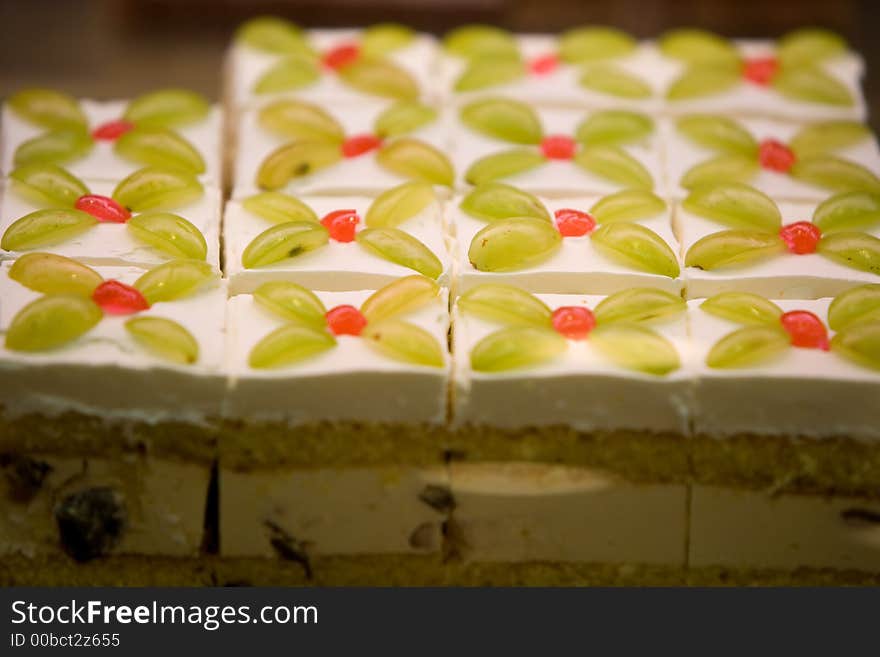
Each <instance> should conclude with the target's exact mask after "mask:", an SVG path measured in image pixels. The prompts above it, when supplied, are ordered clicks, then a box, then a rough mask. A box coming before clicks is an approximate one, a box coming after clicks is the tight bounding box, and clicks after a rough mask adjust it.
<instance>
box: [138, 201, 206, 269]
mask: <svg viewBox="0 0 880 657" xmlns="http://www.w3.org/2000/svg"><path fill="white" fill-rule="evenodd" d="M126 226H127V227H128V231H129V232H130V233H131V234H132V235H133V236H134V237H135V239H137V240H139V241H141V242H144V243H145V244H149V245H150V246H152V247H155V248H157V249H159V250H160V251H162V252H163V253H167V254H168V255H170V256H171V257H173V258H191V259H193V260H204V259H206V258H207V257H208V243H207V242H206V241H205V236H204V235H202V232H201V231H200V230H199V229H198V228H196V227H195V226H194V225H193V224H192V223H191V222H190V221H187V220H186V219H184V218H183V217H181V216H179V215H176V214H171V213H170V212H145V213H143V214H137V215H135V216H133V217H132V218H131V219H129V220H128V221H127V222H126Z"/></svg>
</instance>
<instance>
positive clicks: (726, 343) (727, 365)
mask: <svg viewBox="0 0 880 657" xmlns="http://www.w3.org/2000/svg"><path fill="white" fill-rule="evenodd" d="M790 346H791V338H790V337H789V335H788V333H786V332H785V330H784V329H783V328H782V326H781V325H778V326H764V325H761V326H757V325H756V326H745V327H743V328H741V329H737V330H736V331H734V332H733V333H729V334H727V335H725V336H724V337H723V338H721V339H720V340H719V341H718V342H716V343H715V345H714V346H713V347H712V349H710V350H709V354H708V355H707V356H706V364H707V365H708V366H709V367H712V368H715V369H732V368H738V367H749V366H752V365H760V364H761V363H766V362H767V361H769V360H772V359H773V358H774V357H775V356H778V355H779V354H781V353H783V352H785V351H786V350H787V349H788V348H789V347H790Z"/></svg>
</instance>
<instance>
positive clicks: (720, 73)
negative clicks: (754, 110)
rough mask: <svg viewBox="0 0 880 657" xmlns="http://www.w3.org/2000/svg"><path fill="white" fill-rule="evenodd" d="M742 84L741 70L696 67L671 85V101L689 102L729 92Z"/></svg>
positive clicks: (725, 67)
mask: <svg viewBox="0 0 880 657" xmlns="http://www.w3.org/2000/svg"><path fill="white" fill-rule="evenodd" d="M739 82H740V76H739V69H738V68H735V67H727V66H694V67H692V68H689V69H688V70H686V71H685V72H684V73H683V74H682V75H681V77H679V78H678V79H677V80H675V82H673V83H672V84H671V85H669V88H668V89H667V90H666V97H667V98H668V99H669V100H688V99H691V98H700V97H702V96H712V95H714V94H720V93H722V92H725V91H728V90H730V89H732V88H733V87H735V86H736V85H738V84H739Z"/></svg>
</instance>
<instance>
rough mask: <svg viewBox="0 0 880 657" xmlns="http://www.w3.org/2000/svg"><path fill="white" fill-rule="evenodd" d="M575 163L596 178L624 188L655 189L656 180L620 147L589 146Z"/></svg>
mask: <svg viewBox="0 0 880 657" xmlns="http://www.w3.org/2000/svg"><path fill="white" fill-rule="evenodd" d="M574 162H575V164H577V165H578V166H579V167H581V168H582V169H586V170H587V171H589V172H590V173H592V174H593V175H594V176H598V177H599V178H604V179H605V180H609V181H611V182H613V183H616V184H618V185H621V186H623V187H632V188H636V189H649V190H650V189H653V188H654V179H653V178H652V177H651V174H650V172H649V171H648V170H647V169H646V168H645V167H644V166H643V165H642V163H641V162H639V161H638V160H637V159H635V158H634V157H633V156H632V155H630V154H629V153H627V152H626V151H625V150H623V149H622V148H619V147H618V146H607V145H603V146H587V147H586V148H584V149H582V150H581V151H580V152H578V153H576V154H575V156H574Z"/></svg>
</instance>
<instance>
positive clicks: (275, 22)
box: [235, 16, 312, 55]
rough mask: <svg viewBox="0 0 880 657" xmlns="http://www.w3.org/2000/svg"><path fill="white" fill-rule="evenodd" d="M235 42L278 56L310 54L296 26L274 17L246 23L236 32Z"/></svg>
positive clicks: (300, 31)
mask: <svg viewBox="0 0 880 657" xmlns="http://www.w3.org/2000/svg"><path fill="white" fill-rule="evenodd" d="M235 40H236V41H238V42H240V43H244V44H246V45H248V46H250V47H252V48H256V49H257V50H264V51H266V52H271V53H276V54H279V55H281V54H287V53H310V52H312V50H311V48H310V47H309V45H308V41H307V40H306V37H305V34H303V31H302V30H301V29H300V28H299V27H298V26H297V25H294V24H293V23H291V22H290V21H287V20H284V19H282V18H276V17H274V16H257V17H256V18H252V19H251V20H249V21H247V22H246V23H244V24H243V25H241V27H239V28H238V30H237V31H236V33H235Z"/></svg>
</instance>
